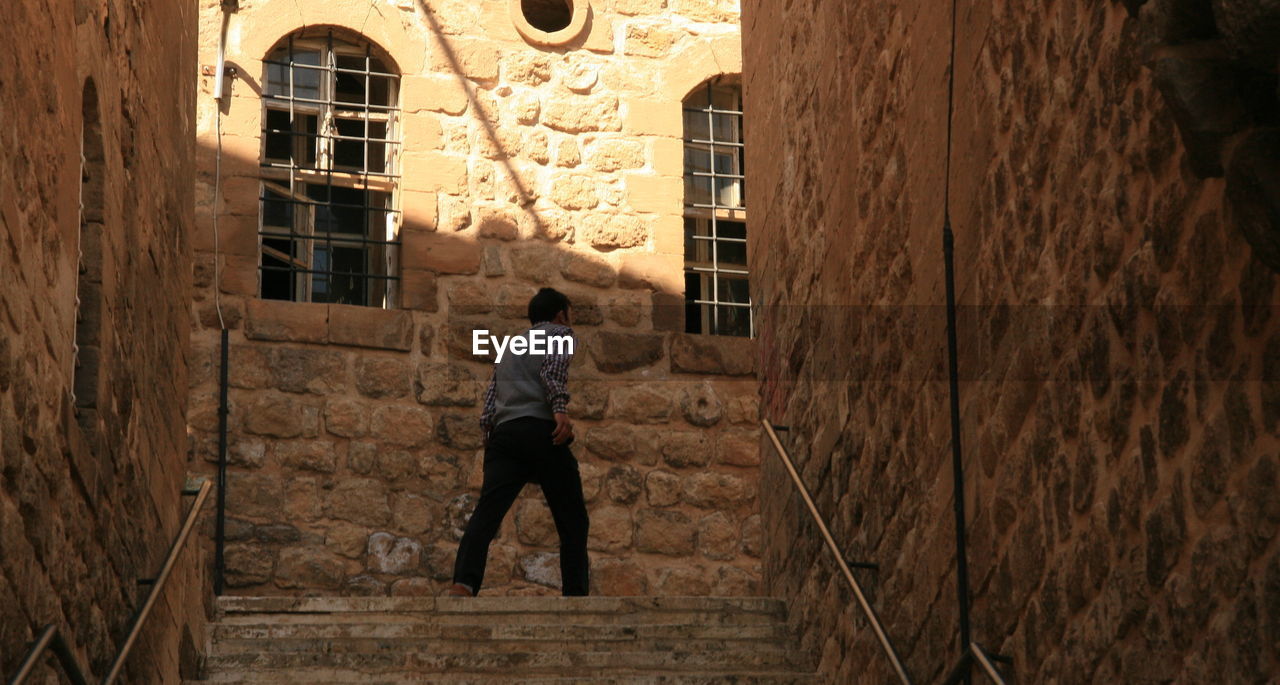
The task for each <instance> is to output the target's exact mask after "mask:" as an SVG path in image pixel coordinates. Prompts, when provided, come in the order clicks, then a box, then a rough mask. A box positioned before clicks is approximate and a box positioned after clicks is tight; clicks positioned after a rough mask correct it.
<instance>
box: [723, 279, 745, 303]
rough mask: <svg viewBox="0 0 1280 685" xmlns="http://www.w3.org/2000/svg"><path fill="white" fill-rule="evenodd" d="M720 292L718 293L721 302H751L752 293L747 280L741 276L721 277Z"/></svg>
mask: <svg viewBox="0 0 1280 685" xmlns="http://www.w3.org/2000/svg"><path fill="white" fill-rule="evenodd" d="M719 280H720V284H719V291H718V292H717V293H716V297H717V301H719V302H736V303H738V304H747V303H748V302H750V301H751V291H750V289H749V288H748V286H747V279H745V278H742V277H741V276H721V277H720V279H719Z"/></svg>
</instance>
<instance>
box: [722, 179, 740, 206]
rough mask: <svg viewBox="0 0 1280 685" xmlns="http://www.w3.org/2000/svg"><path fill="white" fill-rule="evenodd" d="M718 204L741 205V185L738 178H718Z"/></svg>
mask: <svg viewBox="0 0 1280 685" xmlns="http://www.w3.org/2000/svg"><path fill="white" fill-rule="evenodd" d="M715 181H716V204H717V205H719V206H721V207H741V206H742V192H741V185H740V182H739V181H738V179H736V178H717V179H715Z"/></svg>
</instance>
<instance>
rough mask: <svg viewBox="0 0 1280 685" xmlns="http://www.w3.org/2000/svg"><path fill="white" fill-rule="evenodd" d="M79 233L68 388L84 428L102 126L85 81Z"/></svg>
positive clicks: (96, 359) (95, 319) (88, 411)
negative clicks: (71, 370)
mask: <svg viewBox="0 0 1280 685" xmlns="http://www.w3.org/2000/svg"><path fill="white" fill-rule="evenodd" d="M81 111H82V115H83V117H82V123H81V137H80V231H79V236H80V237H79V241H78V242H79V247H78V254H77V261H78V266H77V276H76V325H75V338H74V339H73V340H72V349H73V351H74V352H73V356H74V364H75V367H74V371H73V373H72V381H71V391H72V395H73V396H74V398H75V408H76V416H77V417H78V418H79V420H80V424H81V425H82V426H84V427H85V428H86V429H88V428H91V427H92V425H93V424H94V423H95V419H96V416H97V408H98V369H99V366H100V361H101V360H100V357H101V349H102V348H101V344H102V342H101V341H102V316H103V311H102V309H103V302H102V261H103V260H102V224H103V198H102V193H103V180H104V179H103V176H104V174H105V164H104V154H103V150H102V126H101V121H100V119H99V116H98V90H97V88H96V87H95V86H94V83H93V81H92V80H89V81H86V82H85V85H84V91H83V94H82V97H81Z"/></svg>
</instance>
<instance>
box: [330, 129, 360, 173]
mask: <svg viewBox="0 0 1280 685" xmlns="http://www.w3.org/2000/svg"><path fill="white" fill-rule="evenodd" d="M335 123H336V124H337V128H338V135H339V136H342V137H344V138H364V137H365V131H364V122H363V121H360V120H359V119H337V120H335ZM333 164H334V166H337V167H344V168H348V169H364V141H363V140H335V141H333Z"/></svg>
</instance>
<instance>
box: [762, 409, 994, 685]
mask: <svg viewBox="0 0 1280 685" xmlns="http://www.w3.org/2000/svg"><path fill="white" fill-rule="evenodd" d="M760 424H761V425H762V426H764V430H765V433H766V434H767V435H768V436H769V442H772V443H773V449H774V451H776V452H777V453H778V458H779V459H780V460H781V461H782V465H783V466H785V467H786V469H787V473H788V474H789V475H790V476H791V481H792V482H793V483H795V485H796V488H797V489H798V490H799V491H800V496H801V497H802V498H803V499H804V503H805V506H807V507H808V508H809V514H810V515H811V516H812V517H813V521H814V523H816V524H818V530H819V531H820V532H821V533H822V539H823V540H825V541H826V543H827V548H828V549H830V550H831V553H832V554H834V555H835V557H836V563H837V564H839V566H840V571H841V573H843V574H844V577H845V580H847V581H849V586H850V587H851V588H853V594H854V596H855V597H857V598H858V604H859V605H860V606H861V607H862V612H863V613H864V614H866V616H867V621H868V622H869V623H870V624H871V629H872V630H873V631H874V632H875V634H876V639H877V640H879V641H880V646H881V647H882V648H884V652H885V655H886V656H888V657H889V661H890V663H891V664H892V665H893V670H894V671H895V672H896V673H897V674H898V679H899V680H901V681H902V682H903V683H906V684H907V685H910V684H911V677H910V676H909V675H907V671H906V668H905V667H904V666H903V665H902V659H901V658H900V657H899V656H898V652H897V650H896V649H894V647H893V643H892V642H891V641H890V640H889V636H888V634H887V633H885V630H884V626H883V625H881V623H880V617H879V616H878V615H877V614H876V612H875V609H872V608H871V604H870V603H869V602H868V601H867V597H866V594H865V593H864V592H863V591H862V586H861V585H859V584H858V580H857V579H856V578H854V577H853V572H852V571H850V570H849V562H847V561H846V560H845V558H844V555H843V554H842V553H841V551H840V547H839V546H837V545H836V541H835V538H834V537H832V535H831V529H830V528H829V527H828V526H827V523H826V520H825V519H823V518H822V514H821V513H819V512H818V507H817V505H815V504H814V503H813V496H812V495H810V494H809V489H808V488H807V487H805V485H804V481H802V480H801V479H800V473H799V472H798V471H797V470H796V466H795V462H793V461H791V455H790V454H788V453H787V448H785V447H783V446H782V441H781V440H779V439H778V433H777V431H776V430H774V426H773V424H772V423H770V421H769V419H761V420H760ZM857 566H860V567H861V566H866V567H872V566H873V565H871V564H857ZM993 660H1001V657H996V656H992V655H989V654H987V653H986V651H985V650H983V649H982V647H980V646H978V643H976V642H970V643H969V646H968V649H966V650H965V653H964V654H963V655H962V656H961V658H960V663H958V664H956V667H955V668H954V669H953V670H952V674H951V676H950V677H948V678H947V680H946V681H945V682H947V683H953V682H958V680H959V679H961V678H963V669H964V668H966V667H967V666H968V665H969V664H971V663H974V662H976V663H977V664H978V665H979V666H980V667H982V670H983V671H984V672H985V673H986V674H987V677H989V678H991V680H992V682H994V683H996V685H1006V683H1005V680H1004V678H1003V677H1001V676H1000V672H999V671H998V670H996V667H995V666H994V665H993V664H992V663H991V662H992V661H993Z"/></svg>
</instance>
